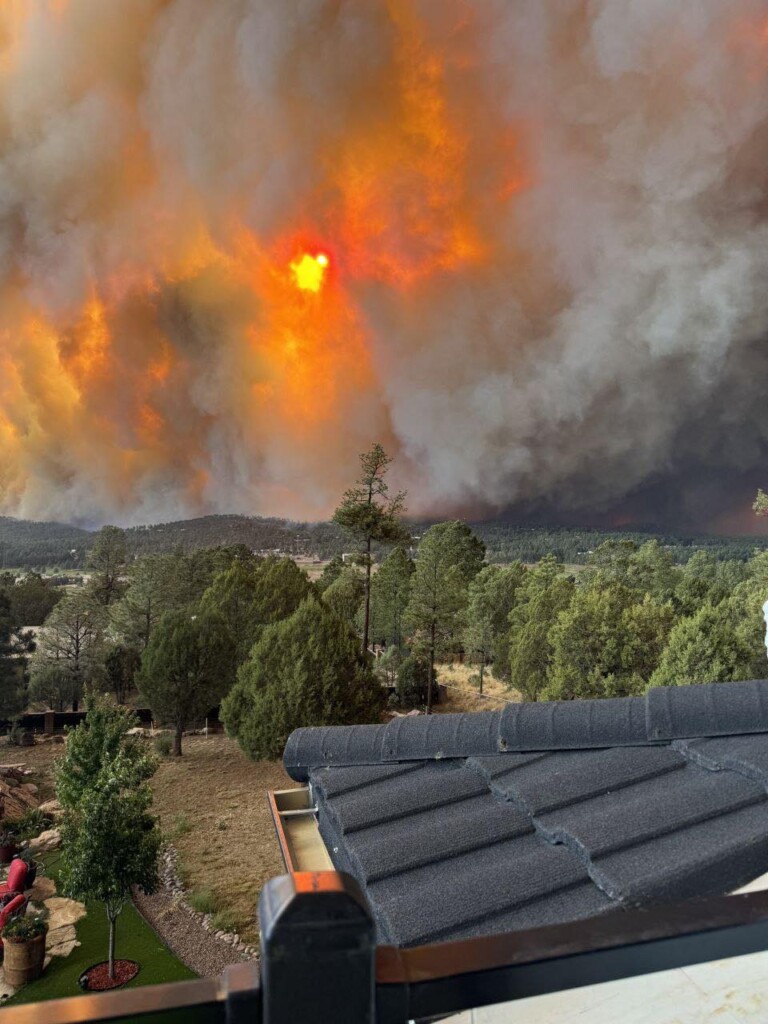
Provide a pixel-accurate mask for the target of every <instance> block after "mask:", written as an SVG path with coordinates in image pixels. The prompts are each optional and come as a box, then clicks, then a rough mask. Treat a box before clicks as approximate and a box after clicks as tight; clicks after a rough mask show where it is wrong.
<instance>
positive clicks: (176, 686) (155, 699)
mask: <svg viewBox="0 0 768 1024" xmlns="http://www.w3.org/2000/svg"><path fill="white" fill-rule="evenodd" d="M236 664H237V663H236V653H235V645H234V643H233V641H232V635H231V634H230V632H229V630H228V629H227V627H226V625H225V623H224V620H223V619H222V617H221V616H220V615H219V614H218V613H217V612H212V611H209V610H207V609H203V610H199V611H196V610H195V609H194V608H188V609H185V610H183V611H177V612H166V614H165V615H164V616H163V617H162V619H161V620H160V622H159V623H158V624H157V627H156V628H155V630H154V632H153V634H152V636H151V638H150V641H149V644H148V645H147V649H146V650H145V651H144V654H143V655H142V659H141V671H140V673H139V688H140V690H141V693H142V695H143V696H144V697H145V699H146V700H147V701H148V703H149V706H150V707H151V708H152V711H153V713H154V714H155V715H156V717H157V718H158V719H159V720H160V721H161V722H167V723H170V724H171V725H172V726H173V728H174V743H173V753H174V754H175V755H176V756H177V757H180V756H181V752H182V751H181V738H182V735H183V733H184V730H185V729H186V728H187V726H188V725H189V724H190V723H192V722H194V721H195V720H198V719H200V718H202V717H203V716H204V715H205V714H206V712H207V711H210V710H211V709H212V708H213V707H215V705H216V704H218V703H219V701H220V700H221V699H222V697H224V695H225V694H226V693H227V692H228V690H229V689H230V687H231V686H232V683H233V681H234V675H235V669H236Z"/></svg>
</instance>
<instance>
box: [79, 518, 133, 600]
mask: <svg viewBox="0 0 768 1024" xmlns="http://www.w3.org/2000/svg"><path fill="white" fill-rule="evenodd" d="M127 560H128V551H127V547H126V543H125V531H123V530H121V529H119V528H118V527H117V526H104V527H102V528H101V530H100V531H99V533H98V535H97V537H96V540H95V542H94V545H93V547H92V548H91V550H90V551H89V553H88V560H87V562H86V566H87V568H88V569H90V571H91V573H92V576H91V580H90V583H89V590H90V592H91V594H92V595H93V597H94V600H96V601H98V603H99V604H102V605H104V606H105V607H108V606H109V605H111V604H114V603H115V601H117V600H118V598H119V597H120V596H121V594H122V593H123V591H124V590H125V583H124V581H123V576H124V575H125V571H126V562H127Z"/></svg>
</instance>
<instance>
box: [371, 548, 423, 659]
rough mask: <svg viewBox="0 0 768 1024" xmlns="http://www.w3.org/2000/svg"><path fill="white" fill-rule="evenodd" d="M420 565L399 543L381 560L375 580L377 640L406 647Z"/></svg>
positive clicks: (373, 598) (373, 616) (373, 604)
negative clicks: (408, 612) (407, 615)
mask: <svg viewBox="0 0 768 1024" xmlns="http://www.w3.org/2000/svg"><path fill="white" fill-rule="evenodd" d="M415 569H416V566H415V565H414V562H413V560H412V559H411V558H409V557H408V554H407V553H406V551H405V549H404V548H402V547H396V548H395V549H394V550H393V551H391V552H390V554H388V555H387V557H386V558H385V559H384V561H383V562H382V563H381V567H380V568H379V571H378V572H377V573H376V574H375V576H374V577H373V579H372V580H371V626H370V631H371V636H372V637H373V639H374V641H380V642H381V643H383V644H386V645H388V646H389V645H393V646H394V647H396V648H398V649H399V648H402V647H403V646H404V644H405V625H404V621H405V610H406V608H407V607H408V602H409V600H410V596H411V579H412V577H413V573H414V571H415Z"/></svg>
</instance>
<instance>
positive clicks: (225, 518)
mask: <svg viewBox="0 0 768 1024" xmlns="http://www.w3.org/2000/svg"><path fill="white" fill-rule="evenodd" d="M470 525H471V526H472V529H473V530H474V532H475V534H476V535H477V536H478V537H479V538H480V539H481V540H482V541H483V543H484V544H485V547H486V551H487V558H488V560H489V561H491V562H499V563H507V562H513V561H521V562H526V563H533V562H538V561H539V560H540V559H542V558H543V557H544V556H545V555H548V554H553V555H554V556H555V557H556V558H557V559H558V561H560V562H564V563H567V564H571V565H583V564H585V563H586V562H587V560H588V558H589V553H590V552H591V551H594V550H595V549H596V548H598V547H599V546H600V544H602V543H604V542H605V541H607V540H630V541H634V542H635V543H637V544H642V543H643V542H644V541H646V540H648V539H649V538H650V537H655V538H656V539H657V540H658V541H659V543H661V544H662V545H664V547H666V548H667V549H668V550H669V551H670V553H671V555H672V558H673V560H674V561H675V562H678V563H684V562H687V561H688V559H689V558H690V556H691V555H692V554H693V553H694V552H695V551H700V550H704V551H707V552H709V553H710V554H712V555H713V556H714V557H715V558H717V559H738V560H740V561H746V560H747V559H748V558H750V556H751V555H752V554H753V553H754V552H755V550H761V551H762V550H765V549H766V548H768V539H766V538H765V537H716V536H709V535H705V536H695V535H691V536H681V535H677V534H656V533H653V532H651V531H648V532H638V531H603V530H591V529H585V528H579V527H558V526H518V525H516V524H514V523H508V522H503V521H500V520H497V521H491V522H483V523H471V524H470ZM427 528H428V524H426V523H411V524H410V529H411V531H412V532H413V534H414V536H416V537H418V536H419V535H420V534H422V533H423V532H424V531H426V530H427ZM96 536H97V533H96V532H95V531H88V530H84V529H80V528H78V527H76V526H67V525H66V524H64V523H41V522H31V521H29V520H24V519H12V518H10V517H7V516H2V517H0V566H2V567H3V568H17V569H46V568H47V569H55V568H58V569H81V568H83V567H84V566H85V564H86V561H87V556H88V551H89V550H90V548H91V547H92V546H93V543H94V540H95V538H96ZM125 540H126V546H127V549H128V553H129V556H132V557H134V558H136V557H140V556H142V555H148V554H167V553H168V552H172V551H176V550H178V549H181V550H184V551H196V550H200V549H203V548H213V547H218V546H220V545H225V546H231V545H236V544H242V545H244V546H245V547H248V548H250V549H251V550H252V551H259V552H269V551H279V552H281V553H284V554H289V555H293V556H313V557H316V558H318V559H321V560H323V561H326V560H328V559H330V558H333V557H335V556H337V555H340V554H342V553H343V552H345V551H347V550H348V548H349V540H348V538H346V537H345V535H344V532H343V531H342V529H341V528H340V527H339V526H337V525H336V524H335V523H331V522H327V523H296V522H291V521H290V520H287V519H274V518H261V517H259V516H240V515H217V516H202V517H200V518H197V519H181V520H178V521H176V522H171V523H156V524H153V525H149V526H134V527H130V528H129V529H127V530H126V531H125ZM373 550H374V554H375V555H376V556H379V557H380V556H381V555H382V554H383V551H381V550H377V547H376V545H375V544H374V546H373Z"/></svg>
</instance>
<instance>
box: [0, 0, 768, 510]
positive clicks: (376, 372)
mask: <svg viewBox="0 0 768 1024" xmlns="http://www.w3.org/2000/svg"><path fill="white" fill-rule="evenodd" d="M0 55H1V57H0V140H1V144H0V291H1V295H0V512H4V513H10V514H17V515H24V516H34V517H41V518H57V517H58V518H67V519H85V520H89V521H94V522H95V521H99V520H104V519H109V520H112V521H120V522H124V523H127V522H132V521H142V520H147V519H158V518H178V517H180V516H182V515H188V514H196V513H202V512H212V511H213V512H216V511H220V512H221V511H241V512H250V513H263V514H285V515H293V516H320V515H323V514H326V513H327V512H328V511H329V510H330V508H331V507H332V505H333V502H334V500H335V498H336V497H337V495H338V493H339V491H340V489H342V488H343V487H344V486H346V485H347V484H348V482H349V478H350V475H351V474H353V473H354V471H355V468H356V455H357V453H358V452H359V451H361V450H363V449H365V448H367V447H368V446H369V445H370V443H371V442H372V441H374V440H381V441H382V442H383V443H384V444H385V445H386V446H387V447H388V448H389V449H390V450H391V451H392V453H393V454H394V455H395V456H396V460H397V461H396V474H397V476H398V477H399V480H398V481H397V482H398V483H399V484H401V485H402V486H404V487H407V488H408V490H409V504H410V508H411V510H412V511H413V512H414V513H416V514H420V515H423V514H430V513H444V512H449V511H454V512H455V511H461V512H464V513H474V514H486V513H488V514H490V513H493V512H497V511H500V510H504V509H508V508H510V507H517V508H523V507H524V508H526V509H529V510H530V509H536V508H547V509H550V510H554V511H555V512H558V513H561V514H562V513H563V512H564V511H566V510H567V511H568V512H569V513H570V514H571V515H573V516H576V517H578V516H579V515H581V513H580V511H579V510H584V515H583V518H586V516H587V512H588V510H593V511H594V510H597V509H600V510H605V511H606V514H608V515H610V512H611V510H616V509H622V508H626V507H631V504H632V500H633V499H632V498H631V496H632V495H633V494H637V493H640V494H641V495H642V494H643V493H646V495H648V494H651V495H657V494H658V495H661V496H662V498H663V495H664V492H665V489H666V491H669V490H673V491H674V490H675V489H679V490H682V491H685V492H686V493H687V494H688V501H689V505H692V506H693V507H692V508H691V507H688V508H685V494H684V495H683V496H682V498H681V501H680V502H679V503H677V504H674V503H673V504H674V508H677V509H678V510H679V509H681V508H683V509H684V511H685V515H686V516H688V517H689V518H691V519H693V520H696V521H698V523H699V524H700V525H715V526H716V525H718V523H717V522H714V523H713V522H712V521H710V522H709V524H708V523H707V520H708V519H709V518H710V513H709V511H707V510H709V509H711V508H718V509H719V510H720V511H722V509H723V504H724V503H723V501H722V500H720V498H719V497H718V496H717V495H715V496H714V497H713V496H712V493H711V491H712V481H713V480H715V481H716V480H718V479H719V480H721V481H727V490H728V494H727V496H726V497H727V500H728V501H730V502H731V503H732V506H731V511H732V512H733V514H734V516H736V518H733V517H732V518H731V519H729V520H728V521H727V525H729V526H730V527H731V528H734V526H739V525H740V524H739V523H738V522H737V521H736V520H737V518H738V512H739V509H744V510H747V509H748V500H749V494H748V489H750V488H751V487H752V484H753V482H754V478H756V477H755V474H757V473H758V471H759V469H760V468H761V466H762V465H763V462H764V458H765V454H766V451H767V450H768V403H767V402H766V401H765V397H764V389H765V387H766V383H768V351H767V350H766V341H767V340H768V192H767V188H766V186H767V185H768V170H767V168H768V8H767V7H766V4H765V0H741V2H740V3H737V4H734V3H733V2H732V0H675V2H671V0H590V2H587V0H516V2H515V3H509V2H508V0H476V2H474V3H472V4H467V3H466V2H464V0H422V2H419V0H387V2H385V0H362V2H361V0H282V2H280V3H274V2H270V0H228V2H227V3H210V2H209V0H110V2H109V3H105V2H104V0H70V2H66V0H57V2H47V0H46V2H43V0H11V2H7V0H6V3H4V4H3V6H2V8H0ZM318 256H320V257H321V262H320V263H318V262H317V259H318ZM302 260H305V261H309V262H308V263H307V264H306V266H308V268H309V272H311V273H310V277H309V278H307V277H306V276H302V269H301V268H302V267H303V266H304V264H302V262H301V261H302ZM323 261H326V262H323ZM311 274H314V275H315V276H314V277H312V276H311ZM704 477H706V482H704V481H703V478H704ZM665 481H667V482H666V483H665ZM675 481H677V483H675ZM736 482H739V486H741V487H742V489H741V490H739V487H738V486H736ZM766 482H767V483H768V473H766ZM742 485H743V486H742ZM724 487H725V485H724ZM702 488H704V490H706V491H707V495H708V496H707V499H706V501H705V502H704V506H705V508H704V510H703V509H702V507H697V506H698V505H699V504H700V498H701V494H702V493H703V491H702ZM721 489H722V488H721ZM715 490H716V488H715ZM628 496H630V497H629V498H628ZM664 500H666V499H664ZM726 504H727V502H726ZM641 505H642V501H641ZM638 514H640V513H638ZM673 514H674V513H673ZM681 514H682V513H681ZM747 514H748V513H747ZM648 518H651V517H650V516H649V517H648ZM723 522H725V520H723ZM745 523H746V519H745Z"/></svg>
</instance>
